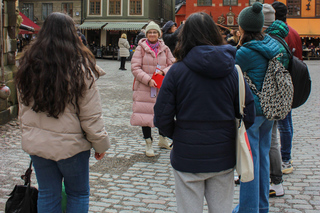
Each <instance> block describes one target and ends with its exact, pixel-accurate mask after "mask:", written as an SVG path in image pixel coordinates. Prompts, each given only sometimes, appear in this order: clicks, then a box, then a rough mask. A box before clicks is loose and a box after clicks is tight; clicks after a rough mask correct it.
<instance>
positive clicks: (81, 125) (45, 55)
mask: <svg viewBox="0 0 320 213" xmlns="http://www.w3.org/2000/svg"><path fill="white" fill-rule="evenodd" d="M100 71H101V70H99V68H98V67H97V66H96V65H95V58H94V56H93V55H92V53H91V52H90V51H89V49H87V48H86V47H85V46H84V45H83V44H82V42H81V40H80V39H79V37H78V35H77V31H76V28H75V25H74V22H73V20H72V19H71V18H70V17H69V16H67V15H64V14H62V13H52V14H50V15H49V16H48V17H47V19H46V21H45V22H44V24H43V26H42V28H41V30H40V32H39V34H38V37H37V39H36V40H35V41H34V43H33V44H32V45H31V46H30V47H29V48H28V49H27V50H26V51H25V53H24V55H23V57H22V58H21V59H20V67H19V70H18V73H17V76H16V84H17V89H18V93H19V96H18V99H19V119H20V125H21V130H22V148H23V150H24V151H26V152H27V153H28V154H29V155H30V157H31V159H32V161H33V165H34V168H35V172H36V176H37V181H38V184H39V196H38V212H39V213H42V212H61V189H62V179H64V183H65V189H66V193H67V211H68V212H77V213H79V212H80V213H82V212H83V213H85V212H88V209H89V195H90V188H89V157H90V149H91V147H93V148H94V150H95V158H96V159H97V160H101V159H102V158H103V157H104V155H105V151H106V150H107V149H108V148H109V147H110V143H109V137H108V133H107V132H106V130H105V127H104V121H103V119H102V109H101V103H100V96H99V91H98V88H97V85H96V84H95V80H96V79H97V78H98V77H99V73H101V72H100Z"/></svg>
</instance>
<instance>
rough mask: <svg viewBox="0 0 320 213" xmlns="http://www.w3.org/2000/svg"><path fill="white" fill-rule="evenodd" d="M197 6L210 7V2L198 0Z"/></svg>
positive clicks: (209, 0) (210, 0)
mask: <svg viewBox="0 0 320 213" xmlns="http://www.w3.org/2000/svg"><path fill="white" fill-rule="evenodd" d="M198 6H212V0H198Z"/></svg>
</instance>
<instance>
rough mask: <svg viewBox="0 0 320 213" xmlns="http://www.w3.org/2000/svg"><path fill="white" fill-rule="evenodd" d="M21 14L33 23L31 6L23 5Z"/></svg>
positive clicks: (29, 4) (28, 4)
mask: <svg viewBox="0 0 320 213" xmlns="http://www.w3.org/2000/svg"><path fill="white" fill-rule="evenodd" d="M21 12H22V13H23V14H24V15H25V16H27V17H28V18H29V19H30V20H31V21H33V4H31V3H23V6H22V9H21Z"/></svg>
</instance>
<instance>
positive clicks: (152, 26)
mask: <svg viewBox="0 0 320 213" xmlns="http://www.w3.org/2000/svg"><path fill="white" fill-rule="evenodd" d="M149 30H156V31H158V32H159V36H160V35H161V29H160V27H159V25H157V24H156V23H155V22H154V21H151V22H150V23H149V24H148V26H147V27H146V33H147V32H148V31H149Z"/></svg>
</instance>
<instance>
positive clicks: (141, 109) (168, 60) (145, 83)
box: [130, 21, 175, 157]
mask: <svg viewBox="0 0 320 213" xmlns="http://www.w3.org/2000/svg"><path fill="white" fill-rule="evenodd" d="M160 35H161V30H160V27H159V25H157V24H156V23H155V22H153V21H151V22H150V23H149V24H148V26H147V27H146V36H147V38H143V39H141V40H140V41H139V44H138V47H137V48H136V51H135V53H134V54H133V57H132V59H131V71H132V74H133V76H134V77H135V82H134V86H133V106H132V110H133V113H132V116H131V120H130V123H131V125H133V126H141V127H142V132H143V137H144V139H145V141H146V155H147V156H148V157H153V156H154V151H153V149H152V141H153V140H152V137H151V127H154V124H153V114H154V113H153V106H154V104H155V102H156V98H157V94H158V92H159V89H158V88H156V86H157V85H156V82H155V81H154V80H153V79H152V75H153V74H154V73H155V72H156V70H158V72H157V74H159V75H165V74H166V73H167V72H168V70H169V68H170V67H171V65H172V63H173V62H174V61H175V59H174V58H173V56H172V53H171V51H170V49H169V47H168V46H166V45H165V44H164V42H163V41H162V40H161V39H159V37H160ZM159 138H160V140H159V143H158V145H159V146H160V147H163V148H167V149H171V148H170V146H169V144H168V140H167V139H166V138H165V136H164V135H163V134H161V132H159Z"/></svg>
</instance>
